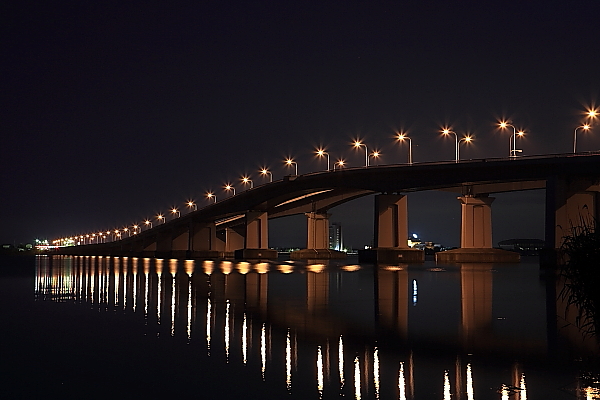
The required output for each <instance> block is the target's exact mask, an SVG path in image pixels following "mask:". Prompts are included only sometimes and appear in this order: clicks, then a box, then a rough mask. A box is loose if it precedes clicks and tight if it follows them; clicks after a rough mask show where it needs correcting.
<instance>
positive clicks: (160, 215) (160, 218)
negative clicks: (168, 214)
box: [156, 214, 167, 224]
mask: <svg viewBox="0 0 600 400" xmlns="http://www.w3.org/2000/svg"><path fill="white" fill-rule="evenodd" d="M156 219H158V220H159V221H162V222H163V224H164V223H166V222H167V219H166V218H165V217H164V215H162V214H158V215H157V216H156Z"/></svg>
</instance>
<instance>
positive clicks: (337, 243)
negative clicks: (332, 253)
mask: <svg viewBox="0 0 600 400" xmlns="http://www.w3.org/2000/svg"><path fill="white" fill-rule="evenodd" d="M329 248H330V249H332V250H338V251H342V250H343V248H344V244H343V242H342V225H341V224H340V223H339V222H334V223H332V224H330V225H329Z"/></svg>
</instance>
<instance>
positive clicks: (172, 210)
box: [171, 207, 181, 218]
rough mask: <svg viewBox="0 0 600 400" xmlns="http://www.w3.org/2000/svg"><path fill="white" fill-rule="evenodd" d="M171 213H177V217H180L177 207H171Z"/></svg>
mask: <svg viewBox="0 0 600 400" xmlns="http://www.w3.org/2000/svg"><path fill="white" fill-rule="evenodd" d="M171 213H172V214H173V215H175V214H177V218H179V217H181V212H180V211H179V210H178V209H176V208H175V207H173V208H172V209H171Z"/></svg>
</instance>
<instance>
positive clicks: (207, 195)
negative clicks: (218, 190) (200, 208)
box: [206, 192, 217, 203]
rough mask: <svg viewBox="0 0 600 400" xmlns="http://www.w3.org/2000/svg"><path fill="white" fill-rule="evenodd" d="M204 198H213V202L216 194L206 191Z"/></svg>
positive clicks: (215, 200) (215, 199)
mask: <svg viewBox="0 0 600 400" xmlns="http://www.w3.org/2000/svg"><path fill="white" fill-rule="evenodd" d="M206 198H207V199H209V200H214V202H215V203H216V202H217V196H215V194H214V193H213V192H208V193H206Z"/></svg>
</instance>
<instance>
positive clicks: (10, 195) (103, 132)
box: [0, 1, 600, 246]
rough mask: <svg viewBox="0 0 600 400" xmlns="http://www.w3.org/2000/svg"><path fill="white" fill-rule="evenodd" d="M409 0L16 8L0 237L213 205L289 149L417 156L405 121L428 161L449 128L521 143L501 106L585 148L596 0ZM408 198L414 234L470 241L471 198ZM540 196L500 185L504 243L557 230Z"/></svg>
mask: <svg viewBox="0 0 600 400" xmlns="http://www.w3.org/2000/svg"><path fill="white" fill-rule="evenodd" d="M90 3H91V4H90ZM406 3H407V4H404V2H345V1H339V2H338V1H332V2H329V1H323V2H304V1H302V2H300V1H299V2H286V1H283V2H282V1H276V2H275V1H274V2H222V1H214V2H208V1H202V2H189V4H193V5H189V4H188V5H181V4H179V5H177V4H170V3H169V4H167V2H164V3H163V2H108V1H107V2H81V1H78V2H72V3H71V2H67V1H61V2H58V3H57V2H37V3H36V2H20V1H19V2H16V1H13V2H12V3H11V2H8V3H5V4H4V5H3V6H2V10H1V11H0V15H1V17H0V18H1V21H2V25H1V26H2V31H1V34H2V40H1V46H2V48H1V50H2V63H1V64H0V65H1V67H0V68H1V71H0V72H1V85H2V86H1V88H0V89H1V93H2V96H1V99H2V104H1V108H0V116H1V118H0V124H1V125H0V129H1V131H2V136H1V142H0V173H1V175H0V176H1V186H0V206H1V214H2V216H1V218H0V242H11V243H12V242H17V243H18V242H25V241H32V240H33V239H34V238H36V237H40V238H48V239H52V238H56V237H61V236H64V235H73V234H76V233H86V232H90V231H94V230H99V229H109V228H116V227H122V226H124V225H126V224H131V223H133V222H136V221H140V220H141V219H142V218H144V217H151V216H153V215H156V213H157V212H165V211H166V210H167V209H168V208H170V207H171V206H173V205H177V206H180V207H182V206H183V203H184V202H185V200H186V199H188V198H194V199H196V201H198V203H199V204H204V202H205V200H204V199H203V194H204V193H205V192H206V191H207V190H214V191H216V193H217V196H218V198H221V197H222V196H224V193H223V191H222V189H221V187H222V185H223V183H224V182H226V181H227V180H230V181H237V180H238V179H239V176H240V175H241V174H243V173H249V174H254V176H255V181H256V182H259V178H258V177H257V176H256V175H257V174H256V171H257V169H258V167H260V166H262V165H263V164H264V165H267V166H269V167H270V168H271V169H272V171H273V174H274V177H275V179H279V178H281V176H282V175H283V174H284V173H285V172H286V171H285V169H284V168H283V164H282V159H283V158H284V157H285V156H288V155H289V156H294V157H295V158H296V159H297V160H298V165H299V172H300V173H306V172H310V171H313V170H317V169H318V168H320V167H321V168H322V167H323V164H322V163H321V164H319V163H318V162H316V161H315V160H314V159H313V153H312V152H313V148H314V146H315V145H319V144H323V145H326V146H327V147H328V149H329V151H330V153H331V154H332V156H333V157H336V158H337V157H340V156H343V157H344V158H346V159H347V160H348V161H349V162H350V164H351V165H355V166H358V165H360V163H361V162H363V161H362V160H363V158H361V155H360V154H357V153H354V152H353V151H352V149H351V147H350V145H349V142H350V140H351V139H352V138H353V137H357V136H359V137H361V138H363V139H364V140H365V141H366V143H367V144H368V145H369V146H370V147H371V148H380V149H381V151H382V153H383V156H382V162H384V163H394V162H403V161H404V160H405V159H406V147H403V148H400V147H399V146H397V145H395V144H394V140H393V134H394V132H395V131H396V130H397V129H399V128H402V127H404V128H405V129H408V130H409V132H410V135H411V137H412V138H413V146H414V148H413V151H414V153H413V154H414V161H415V162H420V161H433V160H448V159H452V158H453V157H454V149H453V143H452V142H451V141H450V140H448V139H446V140H444V139H443V138H442V137H440V135H439V128H440V125H444V124H449V125H451V126H452V127H453V128H454V130H456V131H457V132H458V133H459V134H462V133H464V132H470V133H472V134H474V135H475V138H476V141H475V143H474V145H473V146H471V147H469V148H468V149H467V148H463V150H462V152H461V155H462V156H463V158H483V157H505V156H507V155H508V147H509V136H508V133H506V132H499V131H497V130H496V129H495V126H494V123H495V122H496V121H497V119H498V118H500V117H506V118H511V119H512V121H513V122H514V124H515V125H516V126H517V127H519V128H523V129H525V130H526V131H527V136H526V138H525V139H523V140H522V141H519V147H521V148H522V149H523V153H524V154H526V155H531V154H544V153H561V152H568V151H570V149H571V148H572V135H573V129H574V128H575V127H576V126H578V124H580V122H581V120H582V117H581V113H582V112H583V111H584V110H585V109H586V108H587V107H589V106H592V105H593V104H594V102H595V101H596V100H597V99H598V91H599V89H600V46H599V44H598V43H599V41H600V23H598V15H599V14H598V11H600V5H598V4H597V2H592V1H590V2H583V1H582V2H547V1H546V2H516V1H503V2H428V1H419V2H410V3H409V2H406ZM578 147H579V149H580V150H582V151H585V150H598V148H599V147H600V132H591V133H586V134H585V135H583V134H582V135H580V136H579V144H578ZM409 204H410V206H409V207H410V210H411V216H410V229H411V231H414V232H418V233H419V234H420V235H421V236H422V237H423V238H424V239H430V240H435V241H438V242H442V243H444V244H448V245H457V244H458V221H459V220H460V206H459V203H458V201H456V200H455V196H454V195H450V194H441V195H439V194H436V193H419V194H414V195H411V197H409ZM371 205H372V199H371V198H367V199H363V200H361V201H358V202H356V203H355V204H348V205H344V206H341V207H340V209H339V210H338V209H333V210H332V213H333V217H332V220H340V221H342V224H343V226H344V233H345V236H346V240H347V243H348V244H351V245H355V246H358V245H363V244H368V243H369V241H370V237H371V233H370V230H372V227H371V221H372V214H373V212H372V209H371ZM542 206H543V192H532V193H524V194H512V195H500V196H497V200H496V202H495V203H494V209H493V213H494V219H495V222H496V221H498V223H497V224H495V227H494V240H495V241H498V240H502V239H507V238H511V237H538V238H542V237H543V209H541V208H542ZM507 216H511V217H510V218H507ZM514 216H518V217H516V218H515V217H514ZM302 218H303V217H300V218H297V217H296V218H292V219H291V221H288V222H285V220H284V221H273V223H272V224H271V225H272V227H271V231H272V232H275V231H276V232H280V233H281V234H277V235H273V236H274V238H273V240H272V241H271V244H272V245H276V246H277V245H285V244H290V245H294V244H296V245H298V244H302V241H303V239H302V236H303V230H305V227H304V221H303V219H302ZM283 242H285V243H283Z"/></svg>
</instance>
